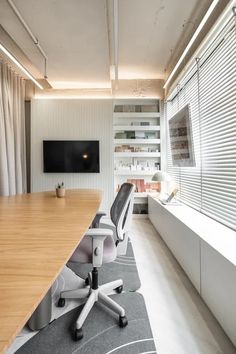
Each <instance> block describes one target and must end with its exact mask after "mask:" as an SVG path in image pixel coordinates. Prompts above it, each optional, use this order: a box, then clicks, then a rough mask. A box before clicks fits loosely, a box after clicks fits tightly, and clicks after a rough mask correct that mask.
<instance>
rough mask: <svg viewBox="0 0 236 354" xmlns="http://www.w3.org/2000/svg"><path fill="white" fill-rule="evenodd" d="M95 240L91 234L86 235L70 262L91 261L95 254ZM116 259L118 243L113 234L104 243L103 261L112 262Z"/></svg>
mask: <svg viewBox="0 0 236 354" xmlns="http://www.w3.org/2000/svg"><path fill="white" fill-rule="evenodd" d="M92 242H93V240H92V237H90V236H86V235H85V236H84V237H83V239H82V240H81V242H80V244H79V246H78V247H77V248H76V250H75V252H74V253H73V255H72V256H71V258H70V262H76V263H91V264H92V255H93V244H92ZM115 259H116V245H115V242H114V239H113V237H112V236H110V235H109V236H107V237H106V239H105V241H104V245H103V259H102V263H103V264H104V263H110V262H112V261H114V260H115Z"/></svg>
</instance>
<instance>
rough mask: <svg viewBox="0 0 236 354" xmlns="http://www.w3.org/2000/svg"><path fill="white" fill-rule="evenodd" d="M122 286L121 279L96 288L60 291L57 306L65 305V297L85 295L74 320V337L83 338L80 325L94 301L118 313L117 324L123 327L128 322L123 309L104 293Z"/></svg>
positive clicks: (78, 297)
mask: <svg viewBox="0 0 236 354" xmlns="http://www.w3.org/2000/svg"><path fill="white" fill-rule="evenodd" d="M122 288H123V281H122V280H121V279H119V280H116V281H113V282H110V283H107V284H104V285H101V286H99V287H98V288H97V289H93V287H90V288H86V289H75V290H68V291H63V292H61V295H60V299H59V301H58V306H59V307H63V306H64V305H65V299H84V298H86V297H87V301H86V302H85V305H84V307H83V309H82V311H81V313H80V315H79V317H78V319H77V321H76V328H75V332H74V339H75V340H80V339H82V338H83V332H82V326H83V324H84V321H85V320H86V318H87V316H88V314H89V312H90V311H91V309H92V307H93V305H94V304H95V302H97V301H98V302H100V303H102V304H103V305H105V306H107V307H108V308H109V309H110V310H112V311H114V312H115V313H117V314H118V315H119V326H120V327H125V326H127V324H128V320H127V318H126V316H125V310H124V309H123V307H121V306H120V305H119V304H117V303H116V302H115V301H114V300H112V299H111V298H110V297H109V296H108V295H106V293H107V292H108V293H109V292H111V291H112V290H114V289H116V290H117V292H121V291H122V290H121V289H122Z"/></svg>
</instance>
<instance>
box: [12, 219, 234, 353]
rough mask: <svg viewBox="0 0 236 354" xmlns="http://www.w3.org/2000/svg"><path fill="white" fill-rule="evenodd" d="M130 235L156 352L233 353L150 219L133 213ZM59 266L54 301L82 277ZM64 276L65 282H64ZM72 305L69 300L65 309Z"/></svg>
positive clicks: (24, 337) (22, 338) (26, 335)
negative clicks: (133, 218)
mask: <svg viewBox="0 0 236 354" xmlns="http://www.w3.org/2000/svg"><path fill="white" fill-rule="evenodd" d="M130 237H131V239H132V245H133V249H134V253H135V258H136V262H137V267H138V271H139V276H140V280H141V284H142V285H141V288H140V290H139V292H141V293H142V294H143V296H144V298H145V302H146V307H147V311H148V314H149V319H150V324H151V327H152V332H153V336H154V338H155V342H156V348H157V352H158V354H236V349H235V348H234V346H233V345H232V344H231V342H230V341H229V339H228V337H227V336H226V335H225V334H224V332H223V330H222V329H221V327H220V326H219V325H218V323H217V321H216V320H215V318H214V317H213V316H212V315H211V313H210V311H209V310H208V309H207V307H206V306H205V305H204V303H203V301H202V300H201V298H200V297H199V295H198V293H197V292H196V290H195V289H194V287H193V286H192V284H191V283H190V281H189V280H188V278H187V276H186V275H185V273H184V272H183V271H182V269H181V267H180V266H179V265H178V263H177V262H176V260H175V259H174V257H173V256H172V255H171V253H170V251H169V250H168V248H167V247H166V246H165V244H164V242H163V241H162V239H161V238H160V236H159V235H158V233H157V232H156V231H155V229H154V227H153V226H152V224H151V223H150V221H149V220H148V219H135V220H134V221H133V225H132V232H131V235H130ZM63 272H66V274H64V273H63ZM63 272H62V274H61V275H60V277H59V278H58V280H57V281H56V282H55V284H54V288H53V292H54V298H55V302H56V301H57V299H58V296H59V290H58V289H60V290H64V289H67V288H68V289H69V288H71V287H73V286H74V285H75V287H76V286H82V283H83V282H82V280H80V279H78V277H76V276H75V275H74V273H73V272H71V271H70V270H69V269H68V268H65V269H64V270H63ZM68 272H69V273H70V274H68ZM67 278H68V279H70V282H69V283H70V284H66V283H65V279H67ZM72 284H73V286H72ZM75 306H77V303H76V302H70V303H69V304H68V308H67V307H66V309H65V312H66V311H68V310H70V309H72V308H74V307H75ZM58 311H60V314H61V309H59V310H58V308H57V307H56V306H55V305H54V304H53V313H54V318H57V317H58V315H59V313H57V312H58ZM32 334H33V333H32V332H29V331H28V330H27V329H26V328H24V329H23V330H22V332H21V334H19V336H18V337H17V339H16V340H15V342H14V343H13V345H12V346H11V348H10V349H9V351H8V352H7V353H8V354H13V353H14V351H15V350H16V349H17V348H19V347H20V346H21V345H22V344H23V343H24V342H25V341H26V340H28V339H29V338H30V337H31V336H32Z"/></svg>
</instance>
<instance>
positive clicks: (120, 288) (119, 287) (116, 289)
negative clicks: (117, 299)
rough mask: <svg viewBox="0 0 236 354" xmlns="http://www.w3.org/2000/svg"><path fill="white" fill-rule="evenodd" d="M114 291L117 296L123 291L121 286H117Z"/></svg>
mask: <svg viewBox="0 0 236 354" xmlns="http://www.w3.org/2000/svg"><path fill="white" fill-rule="evenodd" d="M115 291H116V292H117V293H118V294H120V293H122V291H123V285H121V286H118V288H115Z"/></svg>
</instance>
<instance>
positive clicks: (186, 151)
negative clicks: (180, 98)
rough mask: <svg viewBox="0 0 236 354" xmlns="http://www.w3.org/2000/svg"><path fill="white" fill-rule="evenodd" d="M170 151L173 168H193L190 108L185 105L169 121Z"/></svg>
mask: <svg viewBox="0 0 236 354" xmlns="http://www.w3.org/2000/svg"><path fill="white" fill-rule="evenodd" d="M169 136H170V149H171V155H172V164H173V166H179V167H194V166H195V157H194V149H193V137H192V125H191V115H190V107H189V105H186V106H185V107H183V108H182V109H181V110H180V111H179V112H177V113H176V114H175V115H174V116H173V117H172V118H171V119H170V120H169Z"/></svg>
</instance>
